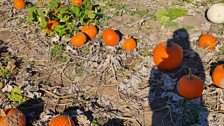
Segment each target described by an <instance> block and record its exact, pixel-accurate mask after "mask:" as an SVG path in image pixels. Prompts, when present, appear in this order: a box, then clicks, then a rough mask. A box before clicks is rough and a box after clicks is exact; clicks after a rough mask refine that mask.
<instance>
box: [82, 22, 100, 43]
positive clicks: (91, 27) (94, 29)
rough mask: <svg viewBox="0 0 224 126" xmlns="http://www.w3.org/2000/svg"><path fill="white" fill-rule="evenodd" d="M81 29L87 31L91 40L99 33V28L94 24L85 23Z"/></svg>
mask: <svg viewBox="0 0 224 126" xmlns="http://www.w3.org/2000/svg"><path fill="white" fill-rule="evenodd" d="M81 31H82V32H83V33H85V34H86V35H87V36H88V38H89V39H91V40H93V39H94V38H95V37H96V35H97V33H98V29H97V27H96V26H94V25H85V26H83V27H82V29H81Z"/></svg>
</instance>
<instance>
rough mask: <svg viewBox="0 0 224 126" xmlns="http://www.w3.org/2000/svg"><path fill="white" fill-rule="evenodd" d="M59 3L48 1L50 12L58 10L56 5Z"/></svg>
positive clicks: (57, 0)
mask: <svg viewBox="0 0 224 126" xmlns="http://www.w3.org/2000/svg"><path fill="white" fill-rule="evenodd" d="M60 3H61V0H50V2H49V7H50V9H52V10H55V9H57V8H58V5H59V4H60Z"/></svg>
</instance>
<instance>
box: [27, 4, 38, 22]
mask: <svg viewBox="0 0 224 126" xmlns="http://www.w3.org/2000/svg"><path fill="white" fill-rule="evenodd" d="M27 21H28V22H29V23H31V22H34V21H37V9H36V8H35V7H30V8H29V10H28V18H27Z"/></svg>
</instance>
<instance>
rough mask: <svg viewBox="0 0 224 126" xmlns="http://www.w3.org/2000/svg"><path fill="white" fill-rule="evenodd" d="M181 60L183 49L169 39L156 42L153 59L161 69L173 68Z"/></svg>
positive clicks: (178, 64)
mask: <svg viewBox="0 0 224 126" xmlns="http://www.w3.org/2000/svg"><path fill="white" fill-rule="evenodd" d="M182 60H183V49H182V48H181V47H180V46H179V45H178V44H176V43H173V42H172V41H171V40H168V41H167V42H162V43H160V44H158V45H157V46H156V47H155V48H154V50H153V61H154V63H155V65H156V66H157V67H158V68H159V69H162V70H173V69H176V68H177V67H179V66H180V64H181V63H182Z"/></svg>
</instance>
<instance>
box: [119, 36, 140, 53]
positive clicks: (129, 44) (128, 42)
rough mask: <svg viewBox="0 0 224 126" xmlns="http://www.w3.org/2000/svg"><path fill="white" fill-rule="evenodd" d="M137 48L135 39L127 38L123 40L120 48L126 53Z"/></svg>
mask: <svg viewBox="0 0 224 126" xmlns="http://www.w3.org/2000/svg"><path fill="white" fill-rule="evenodd" d="M136 47H137V43H136V41H135V39H133V38H128V39H125V40H124V41H123V43H122V48H123V49H124V50H126V51H132V50H134V49H135V48H136Z"/></svg>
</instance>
